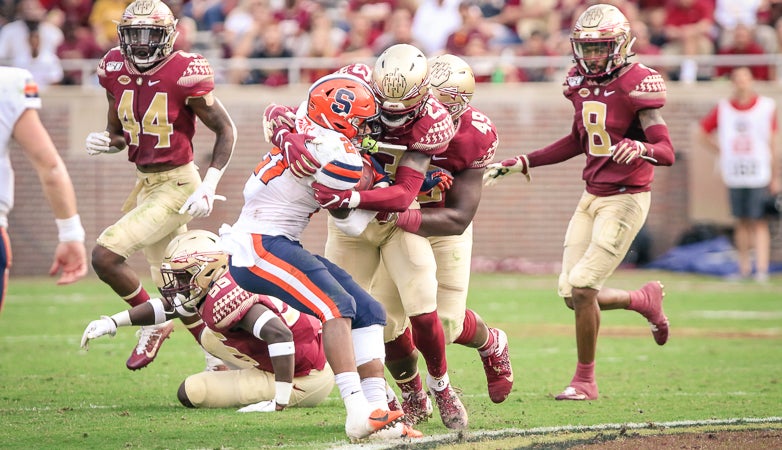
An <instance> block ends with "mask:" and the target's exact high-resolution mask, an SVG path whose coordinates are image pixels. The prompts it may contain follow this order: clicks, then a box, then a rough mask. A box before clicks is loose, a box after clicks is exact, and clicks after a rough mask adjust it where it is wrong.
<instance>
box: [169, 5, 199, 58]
mask: <svg viewBox="0 0 782 450" xmlns="http://www.w3.org/2000/svg"><path fill="white" fill-rule="evenodd" d="M185 1H186V0H165V3H166V5H168V7H169V8H170V9H171V12H172V13H173V14H174V17H176V18H177V23H176V30H177V32H178V33H179V34H178V35H177V38H176V42H174V50H182V51H185V52H190V51H191V50H192V49H193V44H195V40H196V33H197V32H198V26H197V25H196V21H195V20H194V19H193V18H192V17H188V16H187V15H185V13H184V12H183V9H184V6H185Z"/></svg>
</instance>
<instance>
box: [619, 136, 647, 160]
mask: <svg viewBox="0 0 782 450" xmlns="http://www.w3.org/2000/svg"><path fill="white" fill-rule="evenodd" d="M611 148H612V153H611V159H613V160H614V161H615V162H617V163H618V164H630V163H631V162H633V161H634V160H635V159H636V158H643V157H644V156H646V146H645V145H644V143H643V142H640V141H635V140H633V139H627V138H624V139H622V140H621V141H619V142H617V143H616V145H614V146H612V147H611Z"/></svg>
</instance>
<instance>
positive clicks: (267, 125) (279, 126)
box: [263, 103, 296, 147]
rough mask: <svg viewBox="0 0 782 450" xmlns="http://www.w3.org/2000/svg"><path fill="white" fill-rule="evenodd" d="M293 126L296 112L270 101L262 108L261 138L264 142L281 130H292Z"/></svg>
mask: <svg viewBox="0 0 782 450" xmlns="http://www.w3.org/2000/svg"><path fill="white" fill-rule="evenodd" d="M295 128H296V114H294V113H293V111H291V110H290V109H289V108H288V107H286V106H282V105H277V104H274V103H272V104H270V105H269V106H267V107H266V109H264V110H263V138H264V139H265V140H266V142H272V138H273V137H274V135H275V134H277V133H278V132H280V131H282V130H288V131H293V130H294V129H295ZM272 143H273V142H272ZM275 145H276V144H275ZM278 147H279V146H278Z"/></svg>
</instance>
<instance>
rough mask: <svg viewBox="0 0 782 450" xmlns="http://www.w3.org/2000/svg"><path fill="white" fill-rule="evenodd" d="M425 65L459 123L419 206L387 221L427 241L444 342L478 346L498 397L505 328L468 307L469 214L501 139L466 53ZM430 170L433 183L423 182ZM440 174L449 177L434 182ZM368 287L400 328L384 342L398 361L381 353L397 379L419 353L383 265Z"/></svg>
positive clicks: (508, 375)
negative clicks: (479, 103) (480, 100)
mask: <svg viewBox="0 0 782 450" xmlns="http://www.w3.org/2000/svg"><path fill="white" fill-rule="evenodd" d="M429 67H430V68H431V81H430V86H431V91H432V93H433V94H434V95H435V97H436V98H437V99H438V100H439V101H440V103H442V104H443V105H444V106H445V107H446V108H448V111H449V113H450V115H451V118H452V119H453V121H454V124H455V125H456V136H454V138H453V139H451V141H450V143H449V144H448V148H447V149H446V151H445V152H443V153H441V154H440V155H438V157H437V158H433V160H432V162H431V163H430V166H429V171H428V172H427V174H428V175H427V182H425V183H424V184H425V185H427V186H425V187H423V188H422V189H421V191H422V192H421V193H420V194H419V195H418V203H419V204H420V205H421V208H420V209H418V208H416V209H408V210H406V211H404V212H400V213H398V216H397V217H394V216H393V215H392V216H391V217H390V218H389V219H388V220H389V221H391V222H393V223H396V224H398V226H399V227H400V228H402V229H403V230H405V231H407V232H410V233H415V234H417V235H420V236H426V237H427V238H428V239H429V242H430V243H431V245H432V249H433V250H434V256H435V260H436V261H437V282H438V289H437V313H438V314H439V316H440V319H441V321H442V323H443V326H444V329H445V341H446V342H447V343H451V342H455V343H457V344H462V345H465V346H468V347H472V348H476V349H478V351H479V354H480V356H481V359H482V360H483V366H484V371H485V372H486V378H487V380H488V388H489V397H490V398H491V400H492V401H493V402H495V403H500V402H502V401H504V400H505V399H506V398H507V397H508V394H509V393H510V390H511V388H512V387H513V370H512V368H511V363H510V357H509V352H508V338H507V336H506V335H505V332H503V331H502V330H499V329H496V328H489V327H488V326H487V325H486V323H485V322H484V321H483V319H481V317H480V316H479V315H478V314H476V313H475V312H474V311H472V310H471V309H467V290H468V287H469V282H470V260H471V255H472V219H473V217H474V216H475V212H476V211H477V209H478V203H479V202H480V199H481V190H482V187H483V183H482V181H481V177H482V175H483V172H484V168H485V167H486V166H487V165H488V164H489V163H490V162H491V160H492V159H493V158H494V152H495V150H496V148H497V145H498V143H499V140H498V136H497V130H496V128H495V127H494V124H493V123H492V122H491V120H490V119H489V118H488V117H486V116H485V115H484V114H483V113H481V112H480V111H479V110H478V109H477V108H475V107H474V106H471V105H470V101H471V100H472V96H473V93H474V92H475V77H474V75H473V72H472V69H471V68H470V66H469V65H468V64H467V63H466V62H465V61H464V60H463V59H461V58H459V57H458V56H454V55H448V54H446V55H440V56H438V57H436V58H433V59H431V60H430V61H429ZM432 175H434V177H433V181H432V183H431V184H432V186H428V184H430V183H429V182H428V179H429V178H432ZM438 176H439V177H440V179H444V180H447V182H445V183H442V182H441V183H435V181H437V179H438V178H437V177H438ZM395 214H396V213H395ZM371 292H372V294H373V295H375V297H376V298H377V299H378V300H379V301H380V302H381V303H382V304H383V305H385V306H386V314H387V315H388V323H389V326H391V324H393V325H394V326H396V327H398V328H397V329H395V330H393V335H394V336H396V339H395V341H394V342H393V343H389V344H390V345H393V346H394V347H396V348H397V349H398V350H397V351H398V353H396V354H398V355H405V354H406V356H404V357H400V358H397V359H391V358H389V357H388V356H386V367H388V369H389V371H390V372H391V375H392V376H393V377H394V379H397V380H400V379H404V378H406V377H407V376H408V375H406V374H410V373H414V372H415V370H414V367H416V365H417V361H418V358H417V355H416V352H415V348H414V347H412V342H411V340H410V336H409V334H410V329H409V328H403V327H404V326H405V325H406V324H405V321H404V310H403V308H402V303H401V300H400V299H399V291H398V290H397V289H396V288H395V286H394V285H393V282H392V281H391V280H390V278H389V277H388V275H387V274H385V268H383V270H382V272H380V273H378V274H377V275H376V276H375V281H374V284H373V286H372V290H371ZM400 315H401V318H399V317H398V316H400ZM390 345H387V347H389V346H390ZM388 353H389V354H390V353H391V352H390V351H388Z"/></svg>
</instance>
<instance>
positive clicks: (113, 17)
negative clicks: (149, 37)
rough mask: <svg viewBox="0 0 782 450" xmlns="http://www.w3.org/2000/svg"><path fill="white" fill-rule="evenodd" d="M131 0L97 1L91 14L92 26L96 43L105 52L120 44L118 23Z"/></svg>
mask: <svg viewBox="0 0 782 450" xmlns="http://www.w3.org/2000/svg"><path fill="white" fill-rule="evenodd" d="M130 2H131V0H95V3H93V4H92V12H91V13H90V18H89V22H90V26H91V27H92V30H93V33H94V34H95V42H97V43H98V45H100V47H101V48H102V49H103V50H104V52H106V51H108V50H109V49H111V48H113V47H115V46H117V45H118V44H119V36H118V35H117V21H119V20H120V18H121V17H122V13H124V12H125V8H126V7H127V6H128V5H129V4H130Z"/></svg>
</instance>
